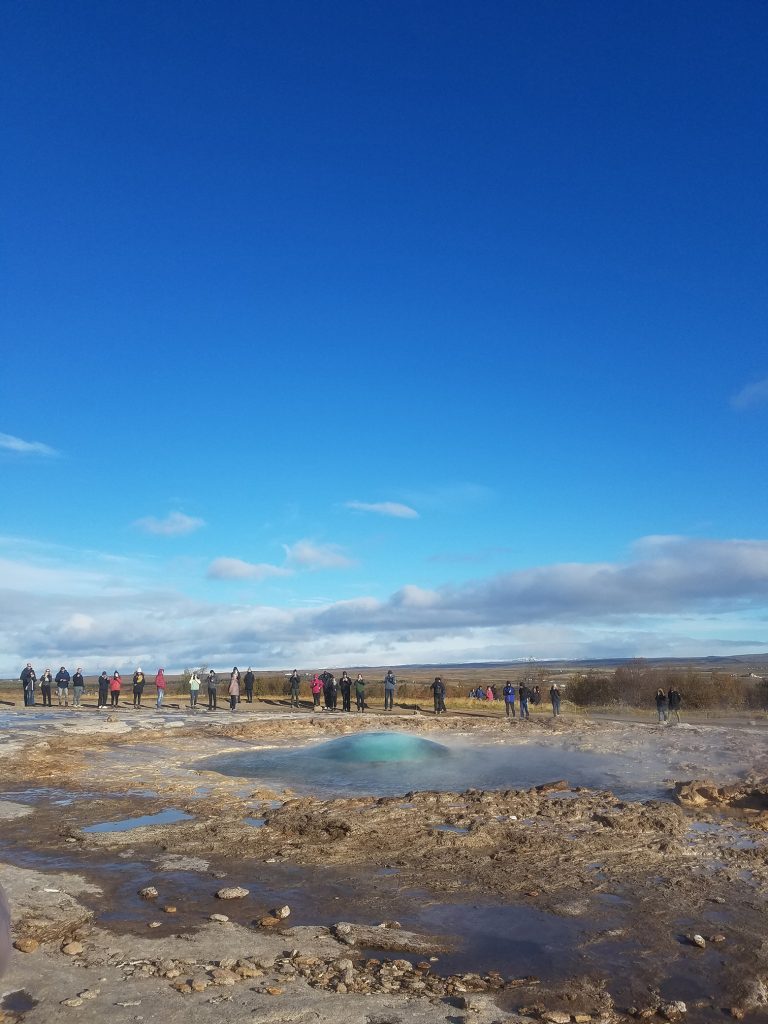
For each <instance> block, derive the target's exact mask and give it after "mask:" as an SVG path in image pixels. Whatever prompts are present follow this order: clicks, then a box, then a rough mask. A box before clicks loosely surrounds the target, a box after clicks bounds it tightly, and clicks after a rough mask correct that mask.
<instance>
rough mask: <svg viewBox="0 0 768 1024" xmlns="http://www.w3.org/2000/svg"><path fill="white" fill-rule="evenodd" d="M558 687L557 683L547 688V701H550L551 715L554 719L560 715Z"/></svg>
mask: <svg viewBox="0 0 768 1024" xmlns="http://www.w3.org/2000/svg"><path fill="white" fill-rule="evenodd" d="M560 697H561V694H560V687H559V686H558V685H557V683H552V685H551V686H550V688H549V699H550V700H551V701H552V714H553V715H554V716H555V718H557V717H558V715H559V714H560Z"/></svg>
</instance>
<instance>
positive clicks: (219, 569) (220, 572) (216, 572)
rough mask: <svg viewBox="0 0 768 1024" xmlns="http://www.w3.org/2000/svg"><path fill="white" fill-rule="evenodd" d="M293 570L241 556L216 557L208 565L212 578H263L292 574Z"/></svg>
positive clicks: (209, 575)
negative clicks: (245, 560) (244, 559)
mask: <svg viewBox="0 0 768 1024" xmlns="http://www.w3.org/2000/svg"><path fill="white" fill-rule="evenodd" d="M292 575H293V570H292V569H288V568H286V567H285V566H282V565H269V564H268V563H267V562H244V561H243V560H242V559H241V558H216V559H214V561H213V562H211V564H210V565H209V566H208V572H207V576H208V579H211V580H255V581H256V582H261V581H262V580H268V579H273V578H274V577H276V576H292Z"/></svg>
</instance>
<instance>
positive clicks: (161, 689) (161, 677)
mask: <svg viewBox="0 0 768 1024" xmlns="http://www.w3.org/2000/svg"><path fill="white" fill-rule="evenodd" d="M155 686H156V687H157V704H156V705H155V707H156V708H157V710H158V711H159V710H160V708H161V707H162V706H163V698H164V697H165V670H164V669H162V668H159V669H158V670H157V675H156V676H155Z"/></svg>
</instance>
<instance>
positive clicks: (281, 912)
mask: <svg viewBox="0 0 768 1024" xmlns="http://www.w3.org/2000/svg"><path fill="white" fill-rule="evenodd" d="M270 914H272V916H273V917H277V918H279V919H280V920H281V921H283V920H285V918H286V917H290V916H291V908H290V907H289V906H288V904H286V905H285V906H284V907H277V909H276V910H270Z"/></svg>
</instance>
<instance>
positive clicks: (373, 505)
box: [344, 501, 419, 519]
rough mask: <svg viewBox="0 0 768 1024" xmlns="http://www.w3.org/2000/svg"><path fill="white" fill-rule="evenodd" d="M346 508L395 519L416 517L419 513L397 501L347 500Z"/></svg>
mask: <svg viewBox="0 0 768 1024" xmlns="http://www.w3.org/2000/svg"><path fill="white" fill-rule="evenodd" d="M344 504H345V506H346V507H347V508H351V509H354V510H355V511H356V512H377V513H378V514H379V515H381V516H393V517H394V518H395V519H418V518H419V513H418V512H417V511H416V509H415V508H411V506H410V505H401V504H400V502H398V501H378V502H367V501H347V502H345V503H344Z"/></svg>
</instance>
